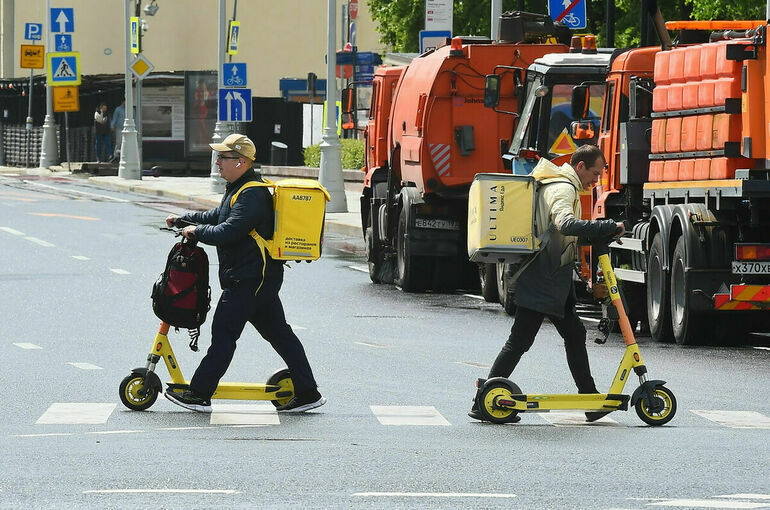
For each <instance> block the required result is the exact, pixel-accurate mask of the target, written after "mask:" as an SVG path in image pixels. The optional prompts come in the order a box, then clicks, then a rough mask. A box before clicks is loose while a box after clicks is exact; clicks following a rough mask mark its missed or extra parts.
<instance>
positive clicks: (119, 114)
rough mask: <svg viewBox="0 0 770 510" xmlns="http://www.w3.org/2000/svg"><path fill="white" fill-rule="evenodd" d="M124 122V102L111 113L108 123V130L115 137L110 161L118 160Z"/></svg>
mask: <svg viewBox="0 0 770 510" xmlns="http://www.w3.org/2000/svg"><path fill="white" fill-rule="evenodd" d="M125 121H126V100H125V99H124V100H123V102H122V103H120V104H119V105H118V106H117V107H116V108H115V111H114V112H112V121H110V130H111V131H112V133H113V134H114V135H115V151H114V152H113V153H112V159H111V160H110V161H111V162H112V161H117V160H119V159H120V147H121V145H122V144H123V136H122V133H123V123H124V122H125Z"/></svg>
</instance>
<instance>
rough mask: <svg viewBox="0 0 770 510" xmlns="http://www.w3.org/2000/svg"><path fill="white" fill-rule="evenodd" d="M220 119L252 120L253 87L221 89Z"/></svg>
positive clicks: (225, 120)
mask: <svg viewBox="0 0 770 510" xmlns="http://www.w3.org/2000/svg"><path fill="white" fill-rule="evenodd" d="M219 120H220V121H221V122H251V89H219Z"/></svg>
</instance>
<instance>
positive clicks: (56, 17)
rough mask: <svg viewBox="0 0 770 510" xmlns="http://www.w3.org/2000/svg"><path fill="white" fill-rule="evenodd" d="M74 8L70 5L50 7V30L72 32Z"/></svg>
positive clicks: (73, 28)
mask: <svg viewBox="0 0 770 510" xmlns="http://www.w3.org/2000/svg"><path fill="white" fill-rule="evenodd" d="M74 31H75V10H74V9H73V8H72V7H64V8H61V7H52V8H51V32H74Z"/></svg>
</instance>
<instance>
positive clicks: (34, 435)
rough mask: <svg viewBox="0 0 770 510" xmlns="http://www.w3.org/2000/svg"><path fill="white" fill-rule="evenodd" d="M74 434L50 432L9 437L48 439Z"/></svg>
mask: <svg viewBox="0 0 770 510" xmlns="http://www.w3.org/2000/svg"><path fill="white" fill-rule="evenodd" d="M74 435H75V433H74V432H52V433H50V434H13V435H12V436H11V437H50V436H74Z"/></svg>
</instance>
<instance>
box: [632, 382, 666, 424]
mask: <svg viewBox="0 0 770 510" xmlns="http://www.w3.org/2000/svg"><path fill="white" fill-rule="evenodd" d="M634 408H635V409H636V414H637V415H638V416H639V418H641V420H642V421H643V422H644V423H646V424H648V425H652V426H659V425H665V424H666V423H668V422H670V421H671V419H672V418H673V417H674V415H675V414H676V397H674V393H673V392H672V391H671V390H669V389H668V388H666V387H665V386H658V387H656V388H655V390H654V391H653V402H646V401H645V400H644V397H642V398H640V399H639V400H638V401H637V402H636V405H635V406H634Z"/></svg>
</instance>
